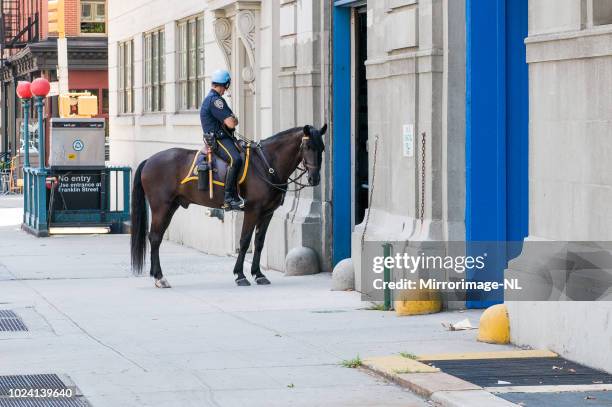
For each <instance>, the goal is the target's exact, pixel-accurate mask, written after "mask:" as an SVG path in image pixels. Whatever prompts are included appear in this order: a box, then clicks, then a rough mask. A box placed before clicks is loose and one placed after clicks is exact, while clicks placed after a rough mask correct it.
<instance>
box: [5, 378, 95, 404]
mask: <svg viewBox="0 0 612 407" xmlns="http://www.w3.org/2000/svg"><path fill="white" fill-rule="evenodd" d="M69 388H70V389H72V390H73V395H72V396H71V397H58V398H35V397H25V398H10V397H9V396H10V389H13V390H17V389H19V390H21V389H24V390H37V389H38V390H40V389H45V390H47V389H49V390H66V389H69ZM39 406H40V407H91V405H90V404H89V402H88V401H87V399H85V398H84V397H83V396H81V395H80V392H79V391H78V390H77V389H75V388H74V387H73V386H71V387H68V386H67V385H66V384H65V383H64V382H63V381H62V379H61V378H60V377H59V376H58V375H56V374H37V375H12V376H0V407H39Z"/></svg>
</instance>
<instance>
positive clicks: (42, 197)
mask: <svg viewBox="0 0 612 407" xmlns="http://www.w3.org/2000/svg"><path fill="white" fill-rule="evenodd" d="M44 100H45V98H44V97H43V96H36V103H35V106H36V113H37V114H38V161H39V165H38V168H39V172H38V174H37V175H36V185H35V186H34V187H35V188H36V189H37V190H38V202H37V205H36V210H37V213H36V217H37V222H36V223H37V225H36V228H37V229H38V233H40V234H43V235H46V234H47V232H48V229H49V226H48V222H47V185H46V182H47V171H46V169H45V147H46V143H45V126H44V124H43V107H44Z"/></svg>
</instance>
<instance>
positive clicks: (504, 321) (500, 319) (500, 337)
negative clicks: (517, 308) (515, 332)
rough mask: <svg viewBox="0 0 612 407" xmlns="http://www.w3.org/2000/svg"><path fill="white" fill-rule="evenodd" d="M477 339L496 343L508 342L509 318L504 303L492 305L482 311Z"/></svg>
mask: <svg viewBox="0 0 612 407" xmlns="http://www.w3.org/2000/svg"><path fill="white" fill-rule="evenodd" d="M478 341H480V342H486V343H498V344H506V343H509V342H510V318H509V317H508V308H506V306H505V305H504V304H497V305H493V306H492V307H489V308H487V309H486V310H485V312H483V313H482V316H481V317H480V326H479V328H478Z"/></svg>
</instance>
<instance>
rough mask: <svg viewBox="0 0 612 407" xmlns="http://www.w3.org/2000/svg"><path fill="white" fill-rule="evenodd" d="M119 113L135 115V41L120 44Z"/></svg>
mask: <svg viewBox="0 0 612 407" xmlns="http://www.w3.org/2000/svg"><path fill="white" fill-rule="evenodd" d="M118 93H119V94H118V96H119V113H134V40H128V41H124V42H120V43H119V92H118Z"/></svg>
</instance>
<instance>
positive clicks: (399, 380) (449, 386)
mask: <svg viewBox="0 0 612 407" xmlns="http://www.w3.org/2000/svg"><path fill="white" fill-rule="evenodd" d="M401 364H405V365H407V366H409V367H410V371H411V372H414V373H397V372H396V371H394V369H395V368H396V367H397V366H398V365H401ZM419 365H422V366H419ZM362 366H363V367H364V368H365V369H367V370H369V371H370V372H372V373H374V374H376V375H379V376H382V377H384V378H386V379H387V380H390V381H392V382H394V383H396V384H398V385H400V386H401V387H403V388H405V389H408V390H410V391H411V392H413V393H415V394H417V395H419V396H421V397H424V398H427V399H430V400H432V401H434V402H436V403H438V404H440V405H441V406H443V407H518V405H517V404H514V403H511V402H509V401H506V400H504V399H501V398H499V397H497V396H495V395H493V394H492V393H489V392H488V391H486V390H484V389H483V388H482V387H480V386H477V385H475V384H473V383H469V382H466V381H465V380H462V379H459V378H458V377H455V376H451V375H449V374H447V373H443V372H439V371H438V372H432V371H431V370H426V368H431V367H430V366H428V365H425V364H423V363H420V362H417V361H415V360H410V359H406V358H403V357H401V356H387V357H381V358H368V359H365V360H364V361H363V365H362Z"/></svg>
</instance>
